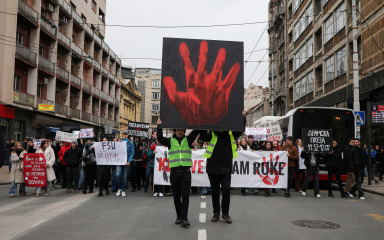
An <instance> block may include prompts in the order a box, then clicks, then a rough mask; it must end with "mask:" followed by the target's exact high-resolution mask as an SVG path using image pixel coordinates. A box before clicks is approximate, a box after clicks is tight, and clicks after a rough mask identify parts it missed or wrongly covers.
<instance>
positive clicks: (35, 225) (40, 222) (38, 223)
mask: <svg viewBox="0 0 384 240" xmlns="http://www.w3.org/2000/svg"><path fill="white" fill-rule="evenodd" d="M47 220H48V219H43V220H40V221H38V222H37V223H35V224H34V225H33V226H31V228H34V227H37V226H38V225H40V224H42V223H43V222H45V221H47Z"/></svg>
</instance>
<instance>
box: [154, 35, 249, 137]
mask: <svg viewBox="0 0 384 240" xmlns="http://www.w3.org/2000/svg"><path fill="white" fill-rule="evenodd" d="M162 59H163V61H162V71H161V74H162V76H161V79H162V82H161V100H160V119H161V120H162V122H163V123H162V124H161V127H163V128H176V129H209V130H232V131H244V117H243V115H242V111H243V109H244V69H243V65H244V64H243V63H244V44H243V42H230V41H212V40H198V39H179V38H164V39H163V58H162Z"/></svg>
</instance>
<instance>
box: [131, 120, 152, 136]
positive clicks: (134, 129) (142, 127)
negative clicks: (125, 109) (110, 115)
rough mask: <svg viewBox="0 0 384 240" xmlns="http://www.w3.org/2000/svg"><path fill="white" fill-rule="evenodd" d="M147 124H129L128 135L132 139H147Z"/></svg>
mask: <svg viewBox="0 0 384 240" xmlns="http://www.w3.org/2000/svg"><path fill="white" fill-rule="evenodd" d="M148 130H149V123H141V122H129V123H128V135H129V136H133V137H140V138H148V137H149V133H148Z"/></svg>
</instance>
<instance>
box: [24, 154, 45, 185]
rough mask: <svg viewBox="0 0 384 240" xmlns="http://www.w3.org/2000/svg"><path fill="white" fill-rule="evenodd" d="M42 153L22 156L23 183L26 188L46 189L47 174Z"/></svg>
mask: <svg viewBox="0 0 384 240" xmlns="http://www.w3.org/2000/svg"><path fill="white" fill-rule="evenodd" d="M45 164H46V163H45V157H44V153H27V154H25V155H24V160H23V165H24V183H25V186H28V187H46V186H47V173H46V168H45Z"/></svg>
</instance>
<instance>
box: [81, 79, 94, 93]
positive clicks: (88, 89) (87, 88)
mask: <svg viewBox="0 0 384 240" xmlns="http://www.w3.org/2000/svg"><path fill="white" fill-rule="evenodd" d="M83 89H84V91H86V92H88V93H92V85H91V84H89V83H87V82H85V81H83Z"/></svg>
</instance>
